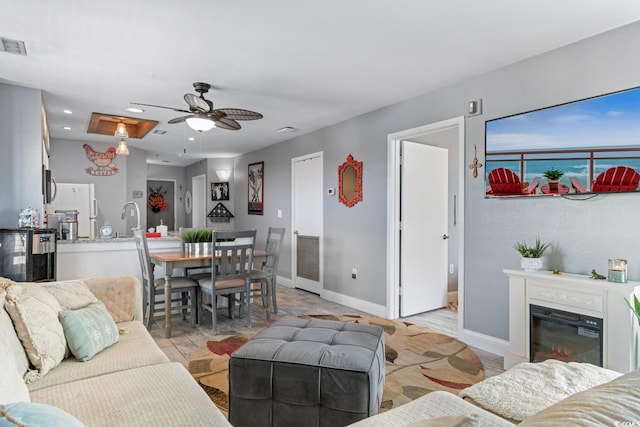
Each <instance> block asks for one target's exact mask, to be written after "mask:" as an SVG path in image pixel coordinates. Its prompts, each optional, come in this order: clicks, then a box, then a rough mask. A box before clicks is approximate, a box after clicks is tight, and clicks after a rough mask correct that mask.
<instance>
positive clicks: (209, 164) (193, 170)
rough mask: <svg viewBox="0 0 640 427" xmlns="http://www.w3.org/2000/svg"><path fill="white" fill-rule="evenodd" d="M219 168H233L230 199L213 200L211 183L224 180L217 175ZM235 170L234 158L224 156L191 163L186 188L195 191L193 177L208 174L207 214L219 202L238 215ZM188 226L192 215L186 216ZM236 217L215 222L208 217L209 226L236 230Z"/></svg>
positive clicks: (186, 175)
mask: <svg viewBox="0 0 640 427" xmlns="http://www.w3.org/2000/svg"><path fill="white" fill-rule="evenodd" d="M218 170H231V171H232V172H231V176H230V177H229V180H228V182H229V200H215V201H214V200H211V184H212V183H214V182H224V181H221V180H220V178H218V176H217V175H216V171H218ZM235 173H236V171H234V159H230V158H223V159H203V160H201V161H199V162H197V163H194V164H193V165H190V166H188V167H187V168H186V173H185V180H186V184H185V185H186V188H187V189H188V190H189V191H191V192H192V193H193V189H192V188H191V178H193V177H194V176H198V175H203V174H204V175H206V185H205V191H206V192H207V194H206V201H207V203H206V207H205V210H206V212H205V215H206V214H208V213H209V212H211V209H213V208H214V207H215V206H216V205H217V204H218V203H222V204H223V205H224V206H225V207H226V208H227V209H228V210H229V211H230V212H231V213H232V214H233V215H234V216H236V209H235V201H236V200H237V197H238V193H237V191H238V190H237V188H236V187H235V186H234V182H235V181H234V180H235ZM185 224H187V225H186V227H191V224H192V222H191V215H187V216H186V218H185ZM235 224H236V223H235V218H231V220H230V221H229V222H214V221H211V220H209V219H207V228H215V229H218V230H234V229H235Z"/></svg>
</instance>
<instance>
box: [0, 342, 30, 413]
mask: <svg viewBox="0 0 640 427" xmlns="http://www.w3.org/2000/svg"><path fill="white" fill-rule="evenodd" d="M13 402H31V399H30V398H29V389H27V384H26V383H25V382H24V380H23V379H22V375H20V373H19V372H18V369H17V367H16V361H15V359H14V358H13V354H11V350H10V349H9V348H8V346H7V345H6V344H5V343H4V342H3V341H0V404H3V403H13Z"/></svg>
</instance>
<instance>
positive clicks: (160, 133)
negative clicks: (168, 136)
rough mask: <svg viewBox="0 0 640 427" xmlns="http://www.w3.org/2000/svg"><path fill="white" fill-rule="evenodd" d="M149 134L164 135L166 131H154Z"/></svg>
mask: <svg viewBox="0 0 640 427" xmlns="http://www.w3.org/2000/svg"><path fill="white" fill-rule="evenodd" d="M151 133H155V134H156V135H164V134H165V133H167V131H166V130H162V129H156V130H154V131H153V132H151Z"/></svg>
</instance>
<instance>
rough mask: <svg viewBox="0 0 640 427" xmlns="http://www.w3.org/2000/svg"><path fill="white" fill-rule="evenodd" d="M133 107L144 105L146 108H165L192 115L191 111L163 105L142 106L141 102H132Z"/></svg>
mask: <svg viewBox="0 0 640 427" xmlns="http://www.w3.org/2000/svg"><path fill="white" fill-rule="evenodd" d="M132 104H133V105H144V106H145V107H156V108H165V109H167V110H173V111H177V112H178V113H190V112H191V111H187V110H181V109H180V108H173V107H165V106H163V105H154V104H142V103H140V102H132Z"/></svg>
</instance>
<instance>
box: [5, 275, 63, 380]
mask: <svg viewBox="0 0 640 427" xmlns="http://www.w3.org/2000/svg"><path fill="white" fill-rule="evenodd" d="M6 291H7V297H6V302H5V307H6V309H7V311H8V312H9V315H10V316H11V320H12V321H13V325H14V327H15V329H16V332H17V333H18V337H19V338H20V341H22V345H23V346H24V348H25V350H26V351H27V355H28V356H29V360H30V361H31V363H32V364H33V366H35V368H36V369H37V370H38V371H37V372H28V373H27V375H26V376H25V379H26V381H27V382H33V381H36V380H38V379H39V378H41V377H42V376H43V375H45V374H46V373H47V372H49V371H50V370H51V369H53V368H55V367H56V366H57V365H58V364H59V363H60V362H61V361H62V359H64V357H65V354H66V351H67V342H66V340H65V338H64V331H63V330H62V325H61V324H60V322H59V321H58V313H59V312H60V310H61V307H60V304H59V303H58V301H57V300H56V299H55V298H54V297H53V295H51V294H50V293H49V292H47V291H46V290H45V289H44V288H43V287H41V286H39V285H38V284H36V283H25V284H19V283H15V284H13V285H11V286H8V287H7V288H6Z"/></svg>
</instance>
